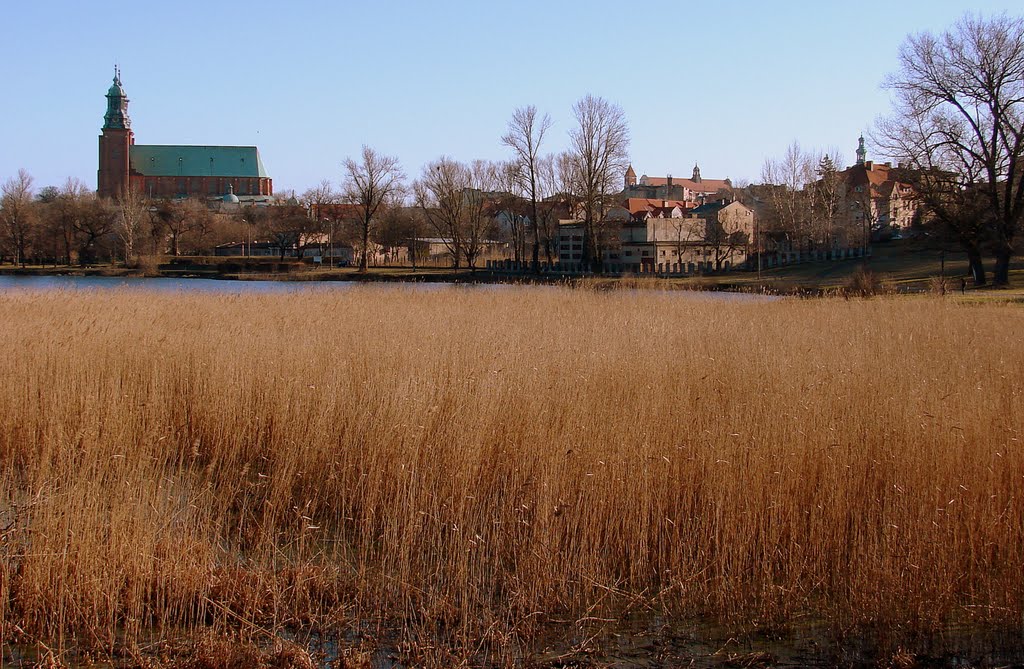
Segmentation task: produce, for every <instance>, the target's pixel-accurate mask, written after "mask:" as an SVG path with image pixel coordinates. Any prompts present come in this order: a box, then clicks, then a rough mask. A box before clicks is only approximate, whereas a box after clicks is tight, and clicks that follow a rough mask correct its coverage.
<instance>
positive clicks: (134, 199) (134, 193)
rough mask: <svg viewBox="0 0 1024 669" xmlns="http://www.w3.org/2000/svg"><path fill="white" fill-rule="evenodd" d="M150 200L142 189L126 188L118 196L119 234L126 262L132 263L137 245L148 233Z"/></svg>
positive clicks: (117, 224) (117, 228) (117, 225)
mask: <svg viewBox="0 0 1024 669" xmlns="http://www.w3.org/2000/svg"><path fill="white" fill-rule="evenodd" d="M148 209H149V202H148V201H147V200H146V197H145V195H143V193H142V191H141V190H139V189H136V188H131V187H129V188H125V189H124V190H123V191H121V193H120V194H118V196H117V223H116V226H115V229H116V230H117V236H118V238H119V239H120V240H121V244H122V246H123V247H124V262H125V264H126V265H127V264H130V263H131V262H132V259H133V258H134V257H135V253H136V245H137V244H138V243H139V241H140V240H141V239H142V238H143V237H144V236H145V235H146V226H147V224H148V222H149V216H147V210H148Z"/></svg>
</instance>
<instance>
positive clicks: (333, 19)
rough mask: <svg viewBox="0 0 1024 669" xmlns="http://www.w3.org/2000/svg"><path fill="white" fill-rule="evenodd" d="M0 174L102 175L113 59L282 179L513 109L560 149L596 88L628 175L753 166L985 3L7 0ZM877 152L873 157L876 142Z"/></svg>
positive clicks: (829, 126)
mask: <svg viewBox="0 0 1024 669" xmlns="http://www.w3.org/2000/svg"><path fill="white" fill-rule="evenodd" d="M5 5H9V6H5V8H4V19H3V22H2V23H0V81H2V82H3V86H4V87H5V89H6V92H5V94H4V95H3V97H2V101H3V104H0V181H2V180H6V179H8V178H10V177H11V176H13V175H15V174H16V173H17V171H18V169H20V168H25V169H27V170H28V171H29V173H30V174H32V176H33V177H34V179H35V184H36V186H37V187H43V186H46V185H59V184H61V183H63V182H64V181H65V180H66V179H67V178H68V177H75V178H78V179H80V180H82V181H83V182H84V183H85V184H86V185H88V186H89V187H91V188H95V187H96V168H97V152H98V148H97V137H98V135H99V132H100V128H101V126H102V124H103V113H104V111H105V108H106V100H105V98H104V95H105V93H106V91H107V88H108V87H109V86H110V83H111V79H112V76H113V69H114V64H115V63H117V64H118V65H119V66H120V68H121V79H122V82H123V84H124V88H125V90H126V92H127V95H128V97H129V99H130V100H131V102H130V104H129V114H130V116H131V119H132V129H133V130H134V132H135V141H136V142H137V143H139V144H200V145H217V144H223V145H247V146H248V145H256V146H258V147H259V150H260V155H261V157H262V159H263V163H264V165H265V167H266V169H267V172H268V173H269V174H270V176H271V177H272V178H273V179H274V189H275V191H276V192H278V193H281V192H283V191H287V190H292V189H294V190H295V191H297V192H298V193H301V192H302V191H304V190H305V189H307V188H310V187H312V186H314V185H316V184H317V183H319V182H320V181H321V180H324V179H327V180H330V181H332V182H334V183H339V182H340V181H341V180H342V176H343V175H342V167H341V164H342V162H343V161H344V159H345V158H346V157H349V156H352V157H355V156H357V155H358V154H359V152H360V149H361V146H362V145H364V144H365V145H368V146H371V147H373V148H374V149H376V150H377V151H379V152H382V153H385V154H387V155H393V156H397V157H398V158H399V160H400V161H401V164H402V166H403V169H404V171H405V173H406V174H407V175H408V178H409V180H410V181H411V180H412V179H414V178H416V177H417V176H418V175H419V174H420V171H421V170H422V168H423V165H425V164H426V163H427V162H429V161H431V160H435V159H436V158H438V157H440V156H442V155H447V156H450V157H453V158H455V159H458V160H464V161H469V160H472V159H476V158H484V159H489V160H499V159H506V158H508V157H509V156H510V154H509V151H508V149H507V148H505V147H503V146H502V145H501V142H500V138H501V135H502V134H503V133H504V132H505V129H506V126H507V124H508V120H509V119H510V118H511V116H512V113H513V111H514V110H515V109H516V108H517V107H521V106H525V105H535V106H536V107H537V108H538V110H539V111H540V112H542V113H547V114H549V115H550V117H551V119H552V122H553V126H552V128H551V130H550V132H549V135H548V137H547V139H546V141H545V145H544V146H543V150H544V151H545V152H547V151H551V152H557V151H561V150H564V149H565V148H566V147H567V144H568V132H569V130H570V129H571V128H572V127H573V124H574V120H573V116H572V106H573V104H574V103H575V102H576V101H577V100H579V99H580V98H581V97H583V96H584V95H587V94H592V95H596V96H601V97H604V98H605V99H607V100H609V101H610V102H613V103H615V104H618V105H619V106H621V107H622V109H623V111H624V112H625V116H626V119H627V122H628V124H629V128H630V137H631V143H630V159H631V162H632V164H633V166H634V168H635V170H636V172H637V174H638V175H641V174H648V175H651V176H664V175H666V174H673V175H675V176H683V177H688V176H689V175H690V174H691V172H692V170H693V166H694V164H699V165H700V168H701V174H702V175H703V176H704V178H717V179H722V178H726V177H728V178H731V179H733V181H738V180H748V181H751V182H757V181H759V178H760V172H761V166H762V164H763V163H764V161H765V158H774V157H778V156H781V154H782V153H783V152H784V151H785V149H786V147H787V146H788V145H789V144H791V143H792V142H793V141H794V140H796V141H798V142H799V143H800V144H801V146H803V147H804V148H807V149H817V150H834V149H838V150H839V152H840V154H841V155H842V156H843V158H844V160H845V162H846V163H847V164H849V163H850V162H852V160H853V157H854V150H855V149H856V145H857V137H858V136H859V135H860V134H861V133H867V132H868V131H869V130H870V128H871V126H872V124H873V123H874V121H875V119H876V118H877V117H878V116H880V115H883V114H885V113H887V112H888V111H889V109H890V101H889V95H888V93H887V92H886V91H885V90H884V89H882V88H881V82H882V81H883V79H884V78H885V75H886V74H887V73H890V72H892V71H894V70H895V69H896V67H897V54H898V49H899V45H900V43H901V42H902V41H903V40H904V39H905V38H906V36H907V35H908V34H912V33H917V32H922V31H930V32H939V31H942V30H944V29H946V28H948V27H949V26H951V25H952V24H953V23H954V22H955V21H956V20H957V19H958V18H960V17H962V16H963V15H964V14H965V13H966V12H968V11H972V12H980V13H982V14H984V15H990V14H994V13H998V12H1003V11H1006V12H1008V13H1011V14H1020V13H1022V10H1021V7H1020V5H1019V0H1018V1H1017V2H997V1H989V0H973V1H970V2H968V1H955V0H901V1H900V2H879V1H876V0H861V1H860V2H852V3H850V2H836V1H835V0H818V1H810V0H808V1H806V2H805V1H802V0H778V1H777V2H764V0H756V1H755V0H750V1H748V0H734V1H733V2H729V3H722V2H711V1H707V0H706V1H705V2H701V3H695V2H691V1H689V0H676V1H674V2H656V1H652V2H648V3H638V2H635V3H628V2H618V3H615V2H605V1H603V0H594V1H590V2H586V1H575V0H571V1H566V2H562V1H560V0H548V1H547V2H540V1H534V0H516V1H514V2H508V3H503V4H497V3H487V2H465V1H461V0H451V1H444V0H434V1H428V0H419V1H415V0H409V1H406V0H393V1H391V2H386V3H384V2H381V3H376V2H359V3H356V2H351V1H350V0H336V1H335V2H328V1H326V0H324V1H313V0H292V2H268V1H264V0H249V1H248V2H237V1H236V0H220V1H219V2H212V1H209V0H208V1H207V2H196V1H193V0H179V1H177V2H174V3H155V2H146V1H145V0H143V2H138V3H118V4H114V3H83V2H79V1H78V0H74V1H72V0H65V1H61V2H58V1H55V0H35V1H34V2H10V3H5ZM869 158H871V155H869Z"/></svg>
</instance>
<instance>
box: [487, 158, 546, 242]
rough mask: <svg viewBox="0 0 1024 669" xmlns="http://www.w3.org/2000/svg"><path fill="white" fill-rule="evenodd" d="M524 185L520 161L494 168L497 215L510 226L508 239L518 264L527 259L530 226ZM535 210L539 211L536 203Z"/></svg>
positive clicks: (502, 163) (501, 164)
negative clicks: (527, 240) (527, 236)
mask: <svg viewBox="0 0 1024 669" xmlns="http://www.w3.org/2000/svg"><path fill="white" fill-rule="evenodd" d="M539 183H540V179H539V178H538V184H539ZM522 184H523V178H522V165H520V164H519V162H518V161H514V160H511V161H508V162H500V163H497V164H496V165H495V166H494V188H495V190H497V191H498V194H497V197H496V202H495V204H496V207H497V215H498V216H499V217H500V218H501V219H502V221H503V222H504V224H505V225H507V226H508V239H509V242H510V243H511V245H512V257H513V259H514V260H515V261H516V262H519V261H521V260H525V259H526V232H527V228H528V227H529V225H530V217H529V216H528V215H527V214H526V206H529V205H526V206H524V201H523V197H522V192H523V191H522ZM534 209H535V210H537V209H539V208H538V207H536V204H535V203H534ZM503 227H504V226H503ZM535 232H536V230H535Z"/></svg>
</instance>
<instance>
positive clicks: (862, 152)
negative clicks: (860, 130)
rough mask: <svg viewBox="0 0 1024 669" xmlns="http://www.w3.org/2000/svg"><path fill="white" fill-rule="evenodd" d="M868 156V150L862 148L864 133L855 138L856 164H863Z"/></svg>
mask: <svg viewBox="0 0 1024 669" xmlns="http://www.w3.org/2000/svg"><path fill="white" fill-rule="evenodd" d="M867 158H868V150H867V149H865V148H864V135H861V136H860V139H858V140H857V164H858V165H863V164H864V161H866V160H867Z"/></svg>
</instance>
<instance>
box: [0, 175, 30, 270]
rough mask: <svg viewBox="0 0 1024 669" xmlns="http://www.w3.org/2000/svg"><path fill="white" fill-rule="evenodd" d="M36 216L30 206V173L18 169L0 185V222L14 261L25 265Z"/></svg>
mask: <svg viewBox="0 0 1024 669" xmlns="http://www.w3.org/2000/svg"><path fill="white" fill-rule="evenodd" d="M35 222H36V216H35V211H34V210H33V208H32V175H30V174H29V173H28V172H27V171H26V170H24V169H20V170H18V176H16V177H12V178H10V179H8V180H7V181H5V182H4V184H3V185H2V186H0V223H2V224H3V231H4V234H5V236H6V237H7V239H8V240H9V242H10V244H11V247H12V249H13V251H14V261H15V263H20V264H21V266H22V267H24V266H25V264H26V262H28V261H27V256H28V243H29V239H30V238H31V235H32V233H33V228H34V226H35Z"/></svg>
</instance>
